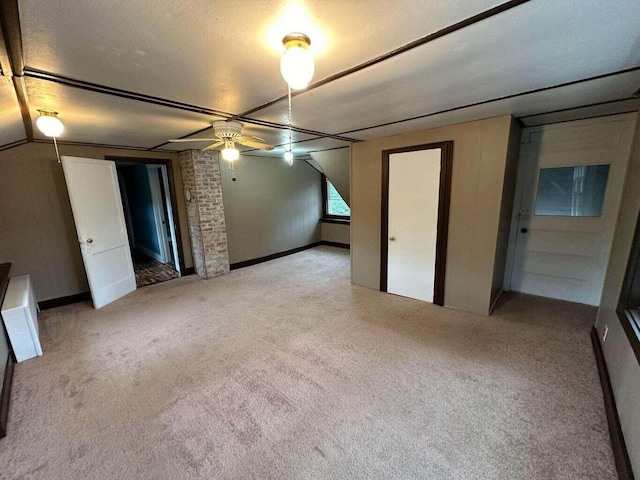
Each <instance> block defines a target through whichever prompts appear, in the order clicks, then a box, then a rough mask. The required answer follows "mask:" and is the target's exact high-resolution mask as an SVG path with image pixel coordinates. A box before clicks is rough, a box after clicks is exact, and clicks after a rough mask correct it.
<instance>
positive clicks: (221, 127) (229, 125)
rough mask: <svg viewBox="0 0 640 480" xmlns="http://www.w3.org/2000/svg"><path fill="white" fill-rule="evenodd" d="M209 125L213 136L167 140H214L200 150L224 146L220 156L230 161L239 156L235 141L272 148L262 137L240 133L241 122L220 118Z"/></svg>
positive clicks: (262, 148) (181, 141) (249, 145)
mask: <svg viewBox="0 0 640 480" xmlns="http://www.w3.org/2000/svg"><path fill="white" fill-rule="evenodd" d="M211 126H212V127H213V135H214V137H215V138H178V139H172V140H169V142H171V143H186V142H214V143H212V144H211V145H207V146H206V147H204V148H203V149H202V151H203V152H204V151H207V150H215V149H216V148H218V147H222V146H224V148H223V149H222V152H221V153H222V158H223V159H224V160H228V161H230V162H233V161H234V160H237V159H238V157H239V156H240V152H239V151H238V149H237V148H236V145H235V144H236V143H239V144H240V145H245V146H247V147H252V148H257V149H260V150H273V145H269V144H268V143H265V140H264V139H263V138H260V137H254V136H250V135H242V123H240V122H234V121H226V120H220V121H217V122H211Z"/></svg>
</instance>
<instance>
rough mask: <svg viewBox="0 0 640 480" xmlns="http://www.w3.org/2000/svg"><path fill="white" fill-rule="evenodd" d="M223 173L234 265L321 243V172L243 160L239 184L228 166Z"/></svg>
mask: <svg viewBox="0 0 640 480" xmlns="http://www.w3.org/2000/svg"><path fill="white" fill-rule="evenodd" d="M221 171H222V196H223V201H224V214H225V220H226V223H227V239H228V244H229V262H230V263H232V264H233V263H237V262H242V261H245V260H252V259H255V258H260V257H264V256H267V255H271V254H273V253H279V252H284V251H286V250H291V249H293V248H297V247H301V246H304V245H308V244H310V243H313V242H317V241H319V240H320V235H321V233H320V217H321V215H322V192H321V190H320V173H318V172H317V171H316V170H315V169H314V168H313V167H311V166H310V165H309V164H307V163H306V162H304V161H296V162H294V164H293V167H289V166H288V165H287V164H285V163H284V161H283V160H282V159H280V158H266V157H250V156H245V155H241V156H240V160H238V162H236V164H235V175H236V177H237V181H236V182H233V181H232V180H231V177H232V173H231V170H229V168H228V165H226V162H221Z"/></svg>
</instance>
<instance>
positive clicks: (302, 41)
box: [280, 33, 315, 90]
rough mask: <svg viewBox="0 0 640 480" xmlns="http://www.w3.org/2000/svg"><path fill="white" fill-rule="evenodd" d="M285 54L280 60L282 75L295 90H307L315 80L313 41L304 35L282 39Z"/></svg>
mask: <svg viewBox="0 0 640 480" xmlns="http://www.w3.org/2000/svg"><path fill="white" fill-rule="evenodd" d="M282 44H283V45H284V48H285V52H284V54H283V55H282V59H281V60H280V73H282V77H283V78H284V79H285V81H286V82H287V83H288V84H289V87H291V88H292V89H293V90H300V89H301V88H306V87H307V85H309V82H310V81H311V79H312V78H313V72H314V68H315V67H314V63H313V55H312V54H311V52H310V51H309V46H310V45H311V40H310V39H309V37H308V36H306V35H305V34H304V33H290V34H288V35H286V36H285V37H284V38H283V39H282Z"/></svg>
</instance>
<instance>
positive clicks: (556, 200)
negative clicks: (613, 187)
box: [535, 165, 609, 217]
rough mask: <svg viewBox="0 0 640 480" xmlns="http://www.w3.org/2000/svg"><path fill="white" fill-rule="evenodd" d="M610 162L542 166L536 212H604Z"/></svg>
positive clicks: (582, 214) (592, 214)
mask: <svg viewBox="0 0 640 480" xmlns="http://www.w3.org/2000/svg"><path fill="white" fill-rule="evenodd" d="M608 177H609V165H581V166H577V167H559V168H542V169H540V179H539V181H538V195H537V198H536V210H535V214H536V215H558V216H567V217H599V216H601V215H602V206H603V204H604V192H605V190H606V188H607V178H608Z"/></svg>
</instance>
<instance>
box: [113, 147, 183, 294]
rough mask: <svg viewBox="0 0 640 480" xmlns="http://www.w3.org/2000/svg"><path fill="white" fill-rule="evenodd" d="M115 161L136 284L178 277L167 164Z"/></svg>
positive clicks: (129, 160)
mask: <svg viewBox="0 0 640 480" xmlns="http://www.w3.org/2000/svg"><path fill="white" fill-rule="evenodd" d="M110 160H115V162H116V171H117V174H118V183H119V186H120V195H121V197H122V207H123V210H124V216H125V222H126V224H127V232H128V237H129V247H130V249H131V257H132V259H133V265H134V270H135V276H136V285H137V286H138V287H144V286H147V285H152V284H155V283H160V282H165V281H167V280H172V279H174V278H178V277H180V276H181V265H180V263H181V262H180V254H179V251H180V249H179V245H178V242H179V236H178V234H177V232H178V229H177V225H176V223H175V218H174V208H175V207H174V205H172V196H171V194H170V185H169V179H170V176H169V172H168V168H167V167H168V165H167V164H166V163H157V164H156V163H149V160H146V159H145V160H142V161H140V160H139V159H119V158H113V157H111V158H110Z"/></svg>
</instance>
